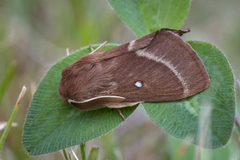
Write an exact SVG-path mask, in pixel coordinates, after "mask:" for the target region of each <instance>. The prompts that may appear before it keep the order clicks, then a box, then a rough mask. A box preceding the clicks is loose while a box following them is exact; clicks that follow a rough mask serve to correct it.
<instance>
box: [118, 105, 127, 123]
mask: <svg viewBox="0 0 240 160" xmlns="http://www.w3.org/2000/svg"><path fill="white" fill-rule="evenodd" d="M117 110H118V113H119V114H120V116H121V117H122V119H123V120H124V121H125V119H126V118H125V117H124V115H123V114H122V112H121V110H120V109H119V108H117Z"/></svg>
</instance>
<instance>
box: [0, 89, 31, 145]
mask: <svg viewBox="0 0 240 160" xmlns="http://www.w3.org/2000/svg"><path fill="white" fill-rule="evenodd" d="M26 90H27V88H26V87H25V86H23V88H22V91H21V93H20V94H19V97H18V100H17V102H16V104H15V107H14V109H13V111H12V114H11V116H10V118H9V120H8V123H7V126H6V128H5V130H4V132H3V134H2V137H1V139H0V150H1V148H2V146H3V143H4V141H5V139H6V137H7V135H8V132H9V130H10V127H11V125H12V122H13V119H14V117H15V115H16V113H17V111H18V108H19V105H20V103H21V101H22V99H23V96H24V94H25V92H26Z"/></svg>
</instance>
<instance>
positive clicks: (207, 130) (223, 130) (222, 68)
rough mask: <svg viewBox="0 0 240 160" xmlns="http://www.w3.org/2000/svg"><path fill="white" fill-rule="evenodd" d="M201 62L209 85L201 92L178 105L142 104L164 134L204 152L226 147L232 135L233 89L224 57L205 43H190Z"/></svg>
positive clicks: (232, 79) (230, 73)
mask: <svg viewBox="0 0 240 160" xmlns="http://www.w3.org/2000/svg"><path fill="white" fill-rule="evenodd" d="M189 43H190V45H191V46H192V47H193V48H194V49H195V50H196V52H197V53H198V55H199V56H200V58H201V59H202V61H203V63H204V65H205V67H206V69H207V72H208V74H209V76H210V80H211V85H210V87H209V88H208V89H206V90H204V91H203V92H201V93H199V94H197V95H195V96H192V97H189V98H186V99H183V100H179V101H172V102H164V103H144V104H143V105H144V106H145V109H146V111H147V113H148V115H149V116H150V117H151V118H152V120H153V121H154V122H155V123H156V124H158V125H159V126H161V127H162V128H163V129H164V130H165V131H167V132H168V133H170V134H171V135H173V136H176V137H178V138H181V139H187V140H188V141H190V142H191V143H194V144H199V140H200V143H203V147H205V148H218V147H221V146H223V145H225V144H226V143H227V142H228V140H229V138H230V136H231V133H232V128H233V123H234V115H235V89H234V78H233V73H232V70H231V67H230V65H229V63H228V61H227V59H226V57H225V56H224V55H223V53H222V52H221V51H220V50H219V49H218V48H216V47H215V46H214V45H212V44H210V43H207V42H199V41H190V42H189Z"/></svg>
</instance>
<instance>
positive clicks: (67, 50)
mask: <svg viewBox="0 0 240 160" xmlns="http://www.w3.org/2000/svg"><path fill="white" fill-rule="evenodd" d="M66 52H67V56H69V48H66Z"/></svg>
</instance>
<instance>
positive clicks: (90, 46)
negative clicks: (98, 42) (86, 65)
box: [88, 44, 94, 52]
mask: <svg viewBox="0 0 240 160" xmlns="http://www.w3.org/2000/svg"><path fill="white" fill-rule="evenodd" d="M88 46H89V48H90V49H91V52H93V51H94V49H93V48H92V45H91V44H89V45H88Z"/></svg>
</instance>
